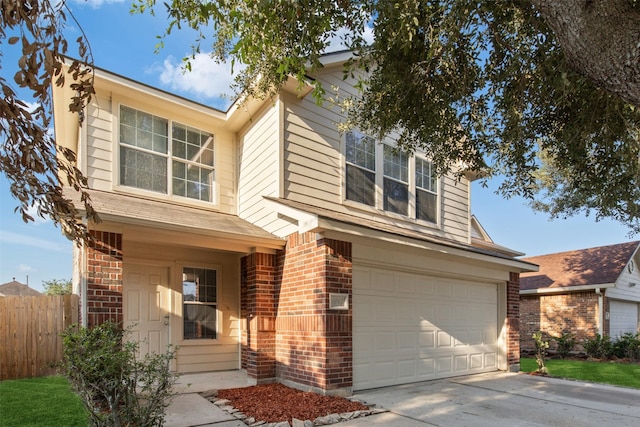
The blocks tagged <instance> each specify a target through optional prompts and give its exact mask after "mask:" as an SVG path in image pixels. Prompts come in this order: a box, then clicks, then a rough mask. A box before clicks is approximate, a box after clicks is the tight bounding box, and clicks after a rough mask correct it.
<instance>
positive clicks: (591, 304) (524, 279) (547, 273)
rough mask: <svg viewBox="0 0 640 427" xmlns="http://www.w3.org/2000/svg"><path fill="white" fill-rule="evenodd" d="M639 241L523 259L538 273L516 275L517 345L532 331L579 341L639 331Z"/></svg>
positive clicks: (526, 342)
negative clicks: (570, 335)
mask: <svg viewBox="0 0 640 427" xmlns="http://www.w3.org/2000/svg"><path fill="white" fill-rule="evenodd" d="M639 243H640V242H628V243H621V244H617V245H610V246H600V247H596V248H589V249H582V250H576V251H569V252H560V253H554V254H548V255H540V256H535V257H528V258H524V260H525V261H528V262H531V263H534V264H538V265H539V266H540V270H539V271H538V272H529V273H523V274H522V275H521V277H520V334H521V341H520V345H521V347H522V349H523V350H532V349H533V348H534V344H533V340H532V339H531V335H532V334H533V333H534V332H536V331H538V330H541V331H543V332H545V333H547V334H549V335H552V336H556V337H557V336H560V335H561V334H562V333H563V332H571V333H574V334H575V335H576V337H577V339H578V340H579V341H581V340H584V339H585V338H592V337H594V336H595V334H596V333H599V334H600V335H608V336H611V337H612V338H615V337H617V336H620V335H622V334H624V333H626V332H638V326H639V322H640V319H639V317H638V316H639V307H640V272H638V264H639V263H640V255H639V254H638V245H639Z"/></svg>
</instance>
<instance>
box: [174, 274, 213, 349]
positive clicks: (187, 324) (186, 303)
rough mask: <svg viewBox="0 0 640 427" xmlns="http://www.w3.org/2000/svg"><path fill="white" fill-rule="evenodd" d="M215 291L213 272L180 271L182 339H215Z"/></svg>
mask: <svg viewBox="0 0 640 427" xmlns="http://www.w3.org/2000/svg"><path fill="white" fill-rule="evenodd" d="M216 291H217V272H216V271H215V270H210V269H206V268H194V267H185V268H184V269H183V270H182V300H183V322H184V339H203V338H208V339H213V338H216V312H217V309H216V306H215V303H216V301H217V300H216Z"/></svg>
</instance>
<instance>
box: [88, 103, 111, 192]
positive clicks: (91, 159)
mask: <svg viewBox="0 0 640 427" xmlns="http://www.w3.org/2000/svg"><path fill="white" fill-rule="evenodd" d="M111 107H112V106H111V101H110V99H109V98H107V97H105V96H104V95H103V94H100V93H99V94H98V95H97V96H96V98H94V101H93V102H92V103H91V105H90V106H89V108H88V109H87V111H88V114H87V120H86V127H87V129H86V146H85V147H83V148H84V150H81V152H82V151H84V153H86V167H87V168H86V172H87V177H88V180H89V187H90V188H93V189H95V190H101V191H110V190H111V188H112V184H111V180H112V179H113V147H114V141H113V137H112V129H113V115H112V109H111ZM81 132H82V131H81Z"/></svg>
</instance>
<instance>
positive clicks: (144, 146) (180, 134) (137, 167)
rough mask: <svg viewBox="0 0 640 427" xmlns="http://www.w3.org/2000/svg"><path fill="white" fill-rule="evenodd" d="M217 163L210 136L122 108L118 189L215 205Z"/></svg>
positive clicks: (160, 118) (175, 123)
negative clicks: (131, 188) (133, 189)
mask: <svg viewBox="0 0 640 427" xmlns="http://www.w3.org/2000/svg"><path fill="white" fill-rule="evenodd" d="M214 160H215V158H214V137H213V135H212V134H211V133H207V132H205V131H202V130H199V129H196V128H193V127H190V126H187V125H184V124H181V123H177V122H172V121H170V120H167V119H165V118H162V117H158V116H155V115H152V114H149V113H145V112H142V111H139V110H135V109H133V108H129V107H125V106H122V107H120V181H119V182H120V185H124V186H127V187H134V188H139V189H142V190H148V191H153V192H156V193H161V194H167V195H174V196H179V197H186V198H189V199H195V200H202V201H205V202H213V201H214V192H213V189H214V182H215V169H214V164H215V163H214ZM169 177H170V178H169Z"/></svg>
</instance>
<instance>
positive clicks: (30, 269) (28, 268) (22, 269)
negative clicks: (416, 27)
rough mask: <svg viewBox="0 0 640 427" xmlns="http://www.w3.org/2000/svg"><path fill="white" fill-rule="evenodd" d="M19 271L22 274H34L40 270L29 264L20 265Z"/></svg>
mask: <svg viewBox="0 0 640 427" xmlns="http://www.w3.org/2000/svg"><path fill="white" fill-rule="evenodd" d="M18 271H19V272H20V273H32V272H34V271H38V270H36V269H35V268H33V267H31V266H30V265H27V264H20V265H19V266H18Z"/></svg>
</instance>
